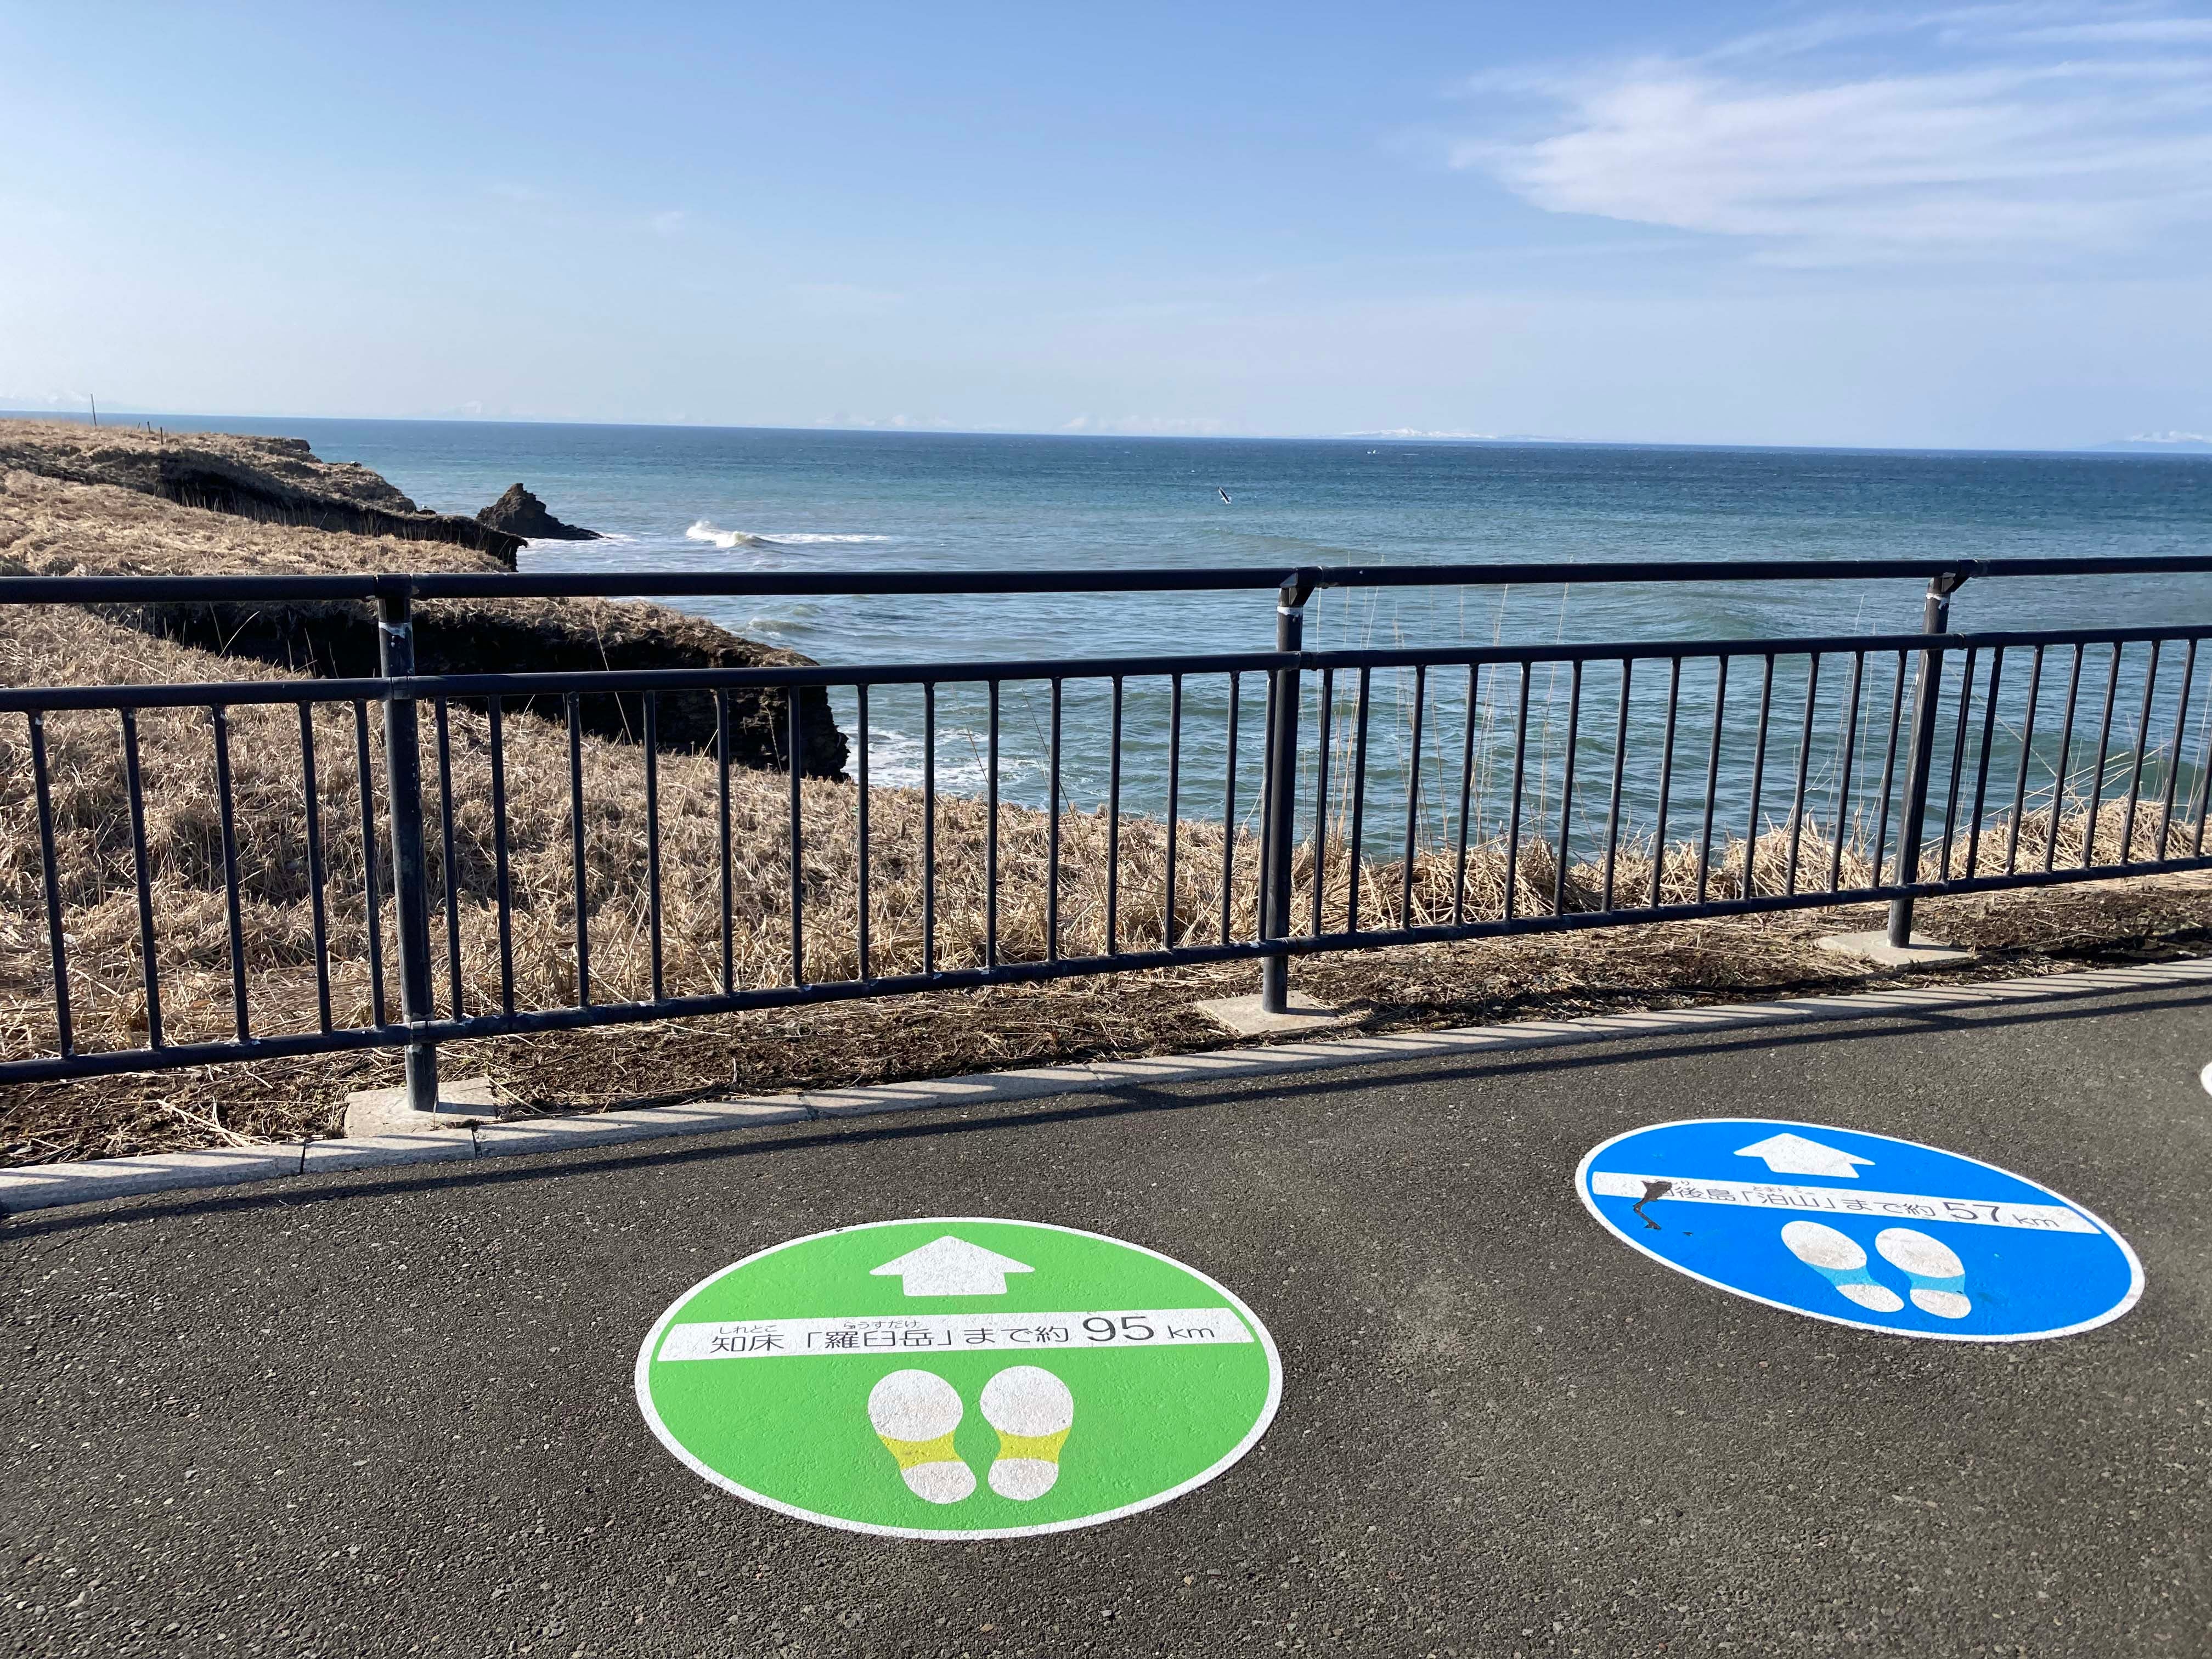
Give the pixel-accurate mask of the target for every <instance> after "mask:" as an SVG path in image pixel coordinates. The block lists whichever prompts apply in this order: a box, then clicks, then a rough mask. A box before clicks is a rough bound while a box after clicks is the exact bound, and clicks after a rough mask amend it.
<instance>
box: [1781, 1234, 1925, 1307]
mask: <svg viewBox="0 0 2212 1659" xmlns="http://www.w3.org/2000/svg"><path fill="white" fill-rule="evenodd" d="M1890 1231H1891V1232H1901V1231H1904V1230H1903V1229H1902V1228H1897V1227H1893V1228H1892V1229H1890ZM1912 1236H1913V1237H1915V1238H1918V1237H1922V1235H1920V1234H1918V1233H1915V1234H1913V1235H1912ZM1883 1237H1885V1238H1886V1237H1888V1234H1887V1233H1885V1234H1884V1235H1883ZM1782 1242H1783V1243H1784V1244H1785V1245H1787V1246H1789V1249H1790V1255H1794V1256H1796V1258H1797V1259H1798V1260H1799V1261H1802V1262H1803V1263H1804V1264H1805V1265H1806V1266H1807V1267H1810V1268H1811V1269H1812V1270H1813V1271H1814V1273H1818V1274H1820V1277H1821V1278H1823V1279H1826V1280H1827V1281H1828V1283H1830V1284H1831V1285H1834V1286H1835V1287H1836V1293H1837V1294H1838V1295H1839V1296H1842V1297H1846V1298H1847V1299H1849V1300H1850V1301H1852V1302H1856V1303H1857V1304H1859V1306H1860V1307H1862V1308H1865V1309H1867V1310H1869V1311H1871V1312H1874V1313H1895V1312H1896V1311H1897V1310H1899V1308H1902V1307H1903V1306H1904V1305H1905V1298H1904V1297H1901V1296H1899V1295H1898V1293H1897V1292H1896V1291H1893V1290H1891V1289H1890V1288H1889V1286H1888V1285H1884V1284H1881V1282H1879V1281H1878V1280H1877V1279H1875V1276H1874V1275H1873V1274H1872V1273H1869V1272H1868V1271H1867V1253H1866V1252H1865V1251H1864V1250H1863V1249H1860V1248H1859V1246H1858V1244H1857V1242H1856V1241H1854V1240H1853V1239H1852V1238H1851V1237H1850V1235H1849V1234H1847V1233H1839V1232H1838V1231H1836V1230H1835V1229H1834V1228H1833V1227H1824V1226H1822V1225H1820V1223H1819V1222H1817V1221H1793V1222H1790V1224H1789V1225H1787V1226H1785V1227H1784V1228H1783V1230H1782ZM1927 1242H1928V1243H1930V1244H1934V1243H1936V1241H1935V1240H1934V1239H1932V1238H1931V1239H1929V1240H1928V1241H1927ZM1936 1248H1937V1249H1942V1246H1941V1245H1937V1246H1936ZM1882 1254H1883V1255H1885V1256H1888V1258H1889V1260H1891V1261H1896V1260H1897V1258H1896V1257H1895V1256H1893V1255H1889V1252H1888V1251H1887V1250H1884V1251H1883V1252H1882ZM1945 1254H1946V1255H1948V1254H1949V1253H1948V1251H1946V1252H1945ZM1951 1260H1952V1262H1953V1264H1954V1266H1955V1265H1956V1264H1957V1261H1958V1258H1957V1257H1956V1256H1953V1257H1952V1258H1951ZM1900 1265H1901V1264H1900ZM1918 1299H1919V1298H1918V1293H1917V1292H1915V1295H1914V1300H1916V1301H1917V1300H1918ZM1960 1299H1961V1300H1964V1298H1963V1297H1961V1298H1960Z"/></svg>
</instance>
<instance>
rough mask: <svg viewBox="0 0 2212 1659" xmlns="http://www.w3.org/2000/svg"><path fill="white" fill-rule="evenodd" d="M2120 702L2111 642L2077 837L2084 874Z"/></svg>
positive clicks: (2090, 860) (2116, 655) (2093, 846)
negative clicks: (2083, 822)
mask: <svg viewBox="0 0 2212 1659" xmlns="http://www.w3.org/2000/svg"><path fill="white" fill-rule="evenodd" d="M2119 700H2120V644H2119V641H2117V640H2116V641H2113V642H2112V666H2111V667H2110V668H2109V669H2107V670H2106V674H2105V712H2104V715H2103V717H2102V718H2101V719H2100V720H2099V722H2098V725H2097V769H2096V771H2095V773H2094V774H2093V777H2092V781H2091V786H2090V795H2089V820H2088V823H2087V828H2086V829H2084V830H2083V832H2082V836H2081V867H2082V868H2083V869H2084V870H2087V868H2089V866H2091V865H2093V864H2094V863H2095V862H2096V859H2097V831H2098V829H2099V828H2100V823H2099V820H2100V819H2101V818H2102V817H2104V811H2105V766H2106V761H2107V760H2108V759H2109V758H2110V757H2111V754H2112V714H2113V711H2114V710H2115V709H2116V708H2118V705H2119Z"/></svg>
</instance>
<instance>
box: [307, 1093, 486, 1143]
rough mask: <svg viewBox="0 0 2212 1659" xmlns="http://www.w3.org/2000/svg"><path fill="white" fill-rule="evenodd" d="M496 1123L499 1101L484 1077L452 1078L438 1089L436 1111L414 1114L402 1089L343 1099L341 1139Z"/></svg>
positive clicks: (353, 1094) (418, 1132)
mask: <svg viewBox="0 0 2212 1659" xmlns="http://www.w3.org/2000/svg"><path fill="white" fill-rule="evenodd" d="M497 1121H499V1101H498V1098H497V1097H496V1096H495V1094H494V1092H493V1091H492V1083H491V1079H489V1078H488V1077H463V1078H454V1079H451V1080H450V1081H441V1082H440V1084H439V1085H438V1109H437V1110H436V1111H435V1112H417V1111H414V1110H411V1109H410V1108H409V1106H408V1104H407V1091H406V1090H404V1088H403V1089H361V1090H356V1091H355V1092H354V1093H352V1094H349V1095H348V1096H347V1097H346V1104H345V1137H346V1139H348V1140H366V1139H373V1138H374V1137H376V1136H378V1135H411V1134H420V1133H422V1131H424V1130H425V1129H465V1128H469V1127H472V1126H474V1125H476V1124H478V1123H495V1122H497Z"/></svg>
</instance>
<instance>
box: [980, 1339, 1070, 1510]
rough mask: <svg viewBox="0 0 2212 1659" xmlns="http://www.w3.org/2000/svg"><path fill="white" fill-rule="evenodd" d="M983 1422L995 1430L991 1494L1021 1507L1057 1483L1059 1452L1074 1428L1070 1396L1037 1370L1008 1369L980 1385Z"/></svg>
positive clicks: (1026, 1367)
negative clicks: (996, 1457)
mask: <svg viewBox="0 0 2212 1659" xmlns="http://www.w3.org/2000/svg"><path fill="white" fill-rule="evenodd" d="M981 1405H982V1407H983V1420H984V1421H985V1422H987V1423H988V1424H989V1425H991V1426H992V1427H993V1428H994V1429H996V1430H997V1431H999V1455H998V1460H997V1461H996V1462H994V1463H993V1464H992V1465H991V1490H992V1491H993V1492H996V1493H998V1494H999V1496H1000V1497H1001V1498H1012V1499H1013V1500H1014V1501H1015V1502H1017V1503H1022V1504H1025V1503H1027V1502H1029V1501H1030V1499H1031V1498H1042V1497H1043V1496H1044V1495H1045V1494H1046V1493H1047V1492H1050V1491H1051V1490H1052V1486H1053V1482H1054V1481H1055V1480H1059V1479H1060V1447H1061V1446H1062V1445H1063V1444H1064V1443H1066V1440H1067V1431H1068V1430H1069V1429H1070V1428H1072V1427H1073V1426H1074V1424H1075V1396H1074V1395H1072V1394H1070V1393H1068V1391H1067V1384H1066V1383H1063V1382H1061V1381H1060V1379H1059V1378H1058V1377H1056V1376H1054V1375H1053V1374H1052V1373H1051V1372H1050V1371H1048V1370H1045V1369H1044V1368H1043V1367H1042V1366H1041V1365H1009V1366H1008V1367H1007V1368H1006V1370H1002V1371H1000V1373H999V1374H998V1375H997V1376H994V1377H993V1378H992V1379H991V1380H990V1381H989V1382H988V1383H985V1384H984V1385H983V1394H982V1399H981Z"/></svg>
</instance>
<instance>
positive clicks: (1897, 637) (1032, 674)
mask: <svg viewBox="0 0 2212 1659" xmlns="http://www.w3.org/2000/svg"><path fill="white" fill-rule="evenodd" d="M2207 637H2212V623H2198V624H2194V625H2191V624H2187V623H2170V624H2167V625H2166V626H2164V627H2158V628H2070V629H2035V630H2030V631H2019V630H2015V631H2007V632H1988V633H1978V634H1830V635H1810V636H1800V637H1796V638H1777V639H1711V640H1613V641H1596V642H1594V643H1587V644H1559V643H1538V644H1532V645H1493V644H1482V645H1456V644H1453V645H1434V646H1388V647H1369V648H1364V649H1347V650H1334V651H1302V652H1287V651H1242V652H1226V651H1225V652H1212V653H1191V654H1188V655H1182V656H1145V657H1042V658H1028V659H1022V658H1006V659H987V660H981V661H951V660H947V661H944V662H904V663H862V664H853V665H830V664H817V665H812V666H809V667H795V666H794V667H769V666H761V667H753V668H627V669H557V670H553V671H545V672H536V673H520V674H409V675H400V676H395V677H393V678H388V679H386V678H366V679H298V680H228V681H223V680H207V681H198V682H191V683H184V684H145V685H77V686H68V685H64V686H35V687H9V688H0V714H30V713H33V712H46V711H50V710H54V711H58V710H62V709H94V708H107V709H118V708H210V707H214V706H217V705H221V706H224V707H229V706H233V705H235V706H239V707H246V706H250V705H253V704H261V703H293V704H298V703H346V702H362V703H373V702H380V701H382V700H383V698H384V697H385V696H386V695H387V694H391V695H395V696H402V697H413V698H416V699H418V700H422V701H428V700H429V699H432V698H436V697H459V698H477V697H494V696H499V697H517V698H520V697H560V696H568V695H569V694H571V693H574V695H576V696H586V697H591V696H612V695H615V694H617V693H623V694H635V693H638V692H642V691H657V692H664V693H670V694H673V693H676V692H680V691H713V690H738V689H740V688H745V687H753V688H760V687H776V686H793V685H799V686H807V685H841V686H842V685H921V684H935V685H957V684H982V683H984V682H987V681H992V680H997V681H1000V682H1002V683H1006V684H1016V683H1021V682H1033V681H1046V680H1054V679H1065V680H1074V679H1092V680H1103V679H1109V678H1124V679H1145V678H1167V677H1168V676H1170V675H1173V674H1186V675H1202V674H1226V673H1229V672H1231V671H1235V672H1238V673H1246V674H1257V673H1267V672H1271V671H1274V670H1277V669H1285V668H1298V669H1302V670H1312V671H1318V670H1321V669H1324V668H1333V669H1357V668H1363V667H1364V668H1400V667H1413V666H1415V665H1421V664H1425V665H1429V666H1431V667H1443V666H1467V665H1474V664H1483V663H1521V662H1530V663H1534V662H1651V661H1659V662H1664V661H1668V660H1669V659H1682V660H1692V659H1706V658H1719V657H1729V658H1743V657H1764V656H1773V657H1789V656H1797V657H1803V656H1839V655H1850V654H1864V655H1869V656H1875V655H1881V654H1884V653H1897V652H1905V651H1926V650H1930V649H1933V650H1936V651H1940V652H1945V653H1953V654H1956V653H1961V652H1965V651H1969V650H1972V651H1992V650H2014V649H2027V648H2032V647H2050V646H2060V647H2064V646H2098V645H2112V646H2119V645H2143V644H2149V643H2152V642H2154V641H2183V640H2202V639H2204V638H2207Z"/></svg>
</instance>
